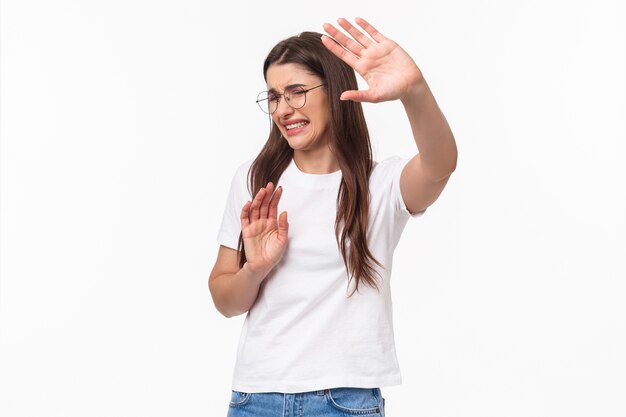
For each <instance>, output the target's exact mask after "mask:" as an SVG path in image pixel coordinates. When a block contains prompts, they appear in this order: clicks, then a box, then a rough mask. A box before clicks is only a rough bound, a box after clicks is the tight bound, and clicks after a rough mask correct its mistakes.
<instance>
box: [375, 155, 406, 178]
mask: <svg viewBox="0 0 626 417" xmlns="http://www.w3.org/2000/svg"><path fill="white" fill-rule="evenodd" d="M410 159H411V158H406V157H402V156H399V155H392V156H388V157H386V158H385V159H383V160H381V161H378V162H377V161H374V164H373V169H372V175H371V178H370V180H377V179H381V180H382V179H385V178H389V177H390V176H391V177H393V176H394V174H398V170H400V171H401V170H402V168H404V165H406V163H407V162H409V160H410ZM398 175H399V174H398Z"/></svg>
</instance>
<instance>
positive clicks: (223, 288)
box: [209, 18, 457, 417]
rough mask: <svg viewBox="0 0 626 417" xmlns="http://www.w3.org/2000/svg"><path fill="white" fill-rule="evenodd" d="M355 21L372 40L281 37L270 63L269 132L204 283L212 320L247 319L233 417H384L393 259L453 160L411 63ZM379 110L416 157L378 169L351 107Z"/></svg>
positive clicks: (392, 364) (354, 32)
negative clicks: (407, 128)
mask: <svg viewBox="0 0 626 417" xmlns="http://www.w3.org/2000/svg"><path fill="white" fill-rule="evenodd" d="M355 21H356V23H357V24H358V25H359V26H360V27H361V28H362V29H363V30H364V31H365V32H366V33H367V34H368V35H369V36H367V35H366V34H365V33H364V32H362V31H361V30H359V29H357V28H356V27H355V26H353V25H352V24H350V23H349V22H348V21H347V20H345V19H339V20H338V23H339V25H340V26H341V27H342V28H343V29H344V30H345V31H346V32H347V33H348V34H350V35H351V38H350V37H349V36H347V35H346V34H345V33H344V32H341V31H339V30H338V29H337V28H336V27H334V26H333V25H330V24H325V25H324V30H325V31H326V33H327V34H328V35H330V36H328V35H322V34H320V33H315V32H304V33H301V34H300V35H298V36H293V37H290V38H288V39H285V40H283V41H281V42H279V43H278V44H277V45H276V46H275V47H274V48H273V49H272V50H271V51H270V53H269V55H268V56H267V58H266V60H265V63H264V65H263V75H264V78H265V81H266V83H267V91H264V92H262V93H260V94H259V96H258V98H257V102H258V104H259V105H260V106H261V109H262V110H263V111H264V112H266V113H268V114H269V115H270V117H271V121H272V127H271V130H270V134H269V138H268V140H267V142H266V144H265V146H264V147H263V149H262V150H261V151H260V153H259V155H258V156H257V157H256V158H255V159H254V160H250V161H247V162H245V163H243V164H242V165H240V166H239V168H238V170H237V172H236V173H235V175H234V178H233V180H232V183H231V188H230V194H229V196H228V200H227V204H226V210H225V212H224V217H223V222H222V225H221V228H220V231H219V234H218V242H219V243H220V248H219V252H218V255H217V261H216V263H215V266H214V268H213V270H212V272H211V276H210V278H209V288H210V291H211V295H212V298H213V302H214V303H215V306H216V308H217V309H218V311H220V312H221V313H222V314H223V315H224V316H226V317H232V316H236V315H239V314H243V313H246V312H247V315H246V318H245V321H244V324H243V328H242V331H241V336H240V340H239V347H238V351H237V361H236V366H235V370H234V375H233V383H232V397H231V401H230V406H229V413H228V416H229V417H235V416H255V417H269V416H276V417H279V416H280V417H284V416H294V417H295V416H298V417H314V416H315V417H317V416H319V417H322V416H345V415H351V414H354V415H381V416H382V415H384V399H383V397H382V393H381V390H380V387H382V386H390V385H397V384H400V383H401V375H400V370H399V366H398V361H397V358H396V351H395V344H394V333H393V322H392V303H391V293H390V277H391V265H392V258H393V251H394V249H395V247H396V245H397V243H398V241H399V239H400V235H401V234H402V231H403V229H404V226H405V225H406V223H407V221H408V219H409V218H411V217H418V216H420V215H421V214H423V213H424V211H425V210H426V208H427V207H428V206H430V205H431V204H432V203H433V202H434V201H435V200H436V199H437V198H438V196H439V195H440V193H441V192H442V190H443V188H444V187H445V185H446V183H447V182H448V179H449V177H450V175H451V174H452V172H453V171H454V170H455V168H456V161H457V149H456V144H455V140H454V136H453V134H452V132H451V130H450V127H449V126H448V123H447V121H446V119H445V117H444V115H443V114H442V112H441V110H440V109H439V107H438V105H437V103H436V101H435V99H434V97H433V95H432V93H431V91H430V89H429V87H428V85H427V84H426V81H425V80H424V77H423V76H422V73H421V71H420V70H419V68H418V67H417V65H416V64H415V62H414V61H413V59H411V57H410V56H409V55H408V54H407V53H406V52H405V51H404V50H403V49H402V48H401V47H400V46H398V45H397V44H396V43H395V42H394V41H392V40H390V39H389V38H387V37H385V36H383V35H382V34H381V33H380V32H378V31H377V30H376V29H375V28H374V27H372V26H371V25H370V24H369V23H368V22H366V21H365V20H363V19H360V18H357V19H355ZM331 37H332V38H331ZM355 71H356V72H357V73H358V74H360V75H361V76H362V77H363V79H364V80H365V81H366V82H367V85H368V87H369V88H368V89H367V90H358V85H357V80H356V76H355ZM388 100H400V101H401V102H402V104H403V105H404V109H405V110H406V114H407V116H408V119H409V123H410V125H411V128H412V132H413V139H414V141H415V144H416V146H417V151H419V153H417V152H416V154H415V155H414V156H413V157H411V158H402V157H398V156H394V157H390V158H387V159H385V160H384V161H381V162H376V161H374V160H373V158H372V149H371V145H370V139H369V134H368V130H367V126H366V122H365V119H364V117H363V111H362V107H361V104H360V102H371V103H378V102H382V101H388ZM394 139H395V138H386V140H394ZM279 212H280V214H279Z"/></svg>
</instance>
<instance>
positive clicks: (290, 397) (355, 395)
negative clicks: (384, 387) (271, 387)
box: [227, 387, 385, 417]
mask: <svg viewBox="0 0 626 417" xmlns="http://www.w3.org/2000/svg"><path fill="white" fill-rule="evenodd" d="M337 416H341V417H349V416H372V417H373V416H376V417H384V416H385V399H384V398H383V396H382V393H381V391H380V388H348V387H341V388H330V389H325V390H319V391H309V392H300V393H295V394H286V393H280V392H262V393H247V392H240V391H232V392H231V399H230V404H229V408H228V415H227V417H337Z"/></svg>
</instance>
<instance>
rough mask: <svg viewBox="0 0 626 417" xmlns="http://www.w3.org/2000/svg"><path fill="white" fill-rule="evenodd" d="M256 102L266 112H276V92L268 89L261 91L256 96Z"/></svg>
mask: <svg viewBox="0 0 626 417" xmlns="http://www.w3.org/2000/svg"><path fill="white" fill-rule="evenodd" d="M256 103H257V104H258V105H259V107H260V108H261V110H263V112H265V113H270V114H271V113H274V112H275V111H276V107H277V106H276V104H277V103H278V101H277V100H276V97H275V96H274V94H270V93H268V92H267V91H261V92H260V93H259V95H258V96H257V97H256Z"/></svg>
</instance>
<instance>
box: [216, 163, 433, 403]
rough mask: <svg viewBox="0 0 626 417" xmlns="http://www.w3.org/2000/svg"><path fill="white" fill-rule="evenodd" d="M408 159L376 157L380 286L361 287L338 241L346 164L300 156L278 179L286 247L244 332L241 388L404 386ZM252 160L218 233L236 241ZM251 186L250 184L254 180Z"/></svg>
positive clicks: (373, 214) (374, 209) (372, 244)
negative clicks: (401, 296) (395, 277)
mask: <svg viewBox="0 0 626 417" xmlns="http://www.w3.org/2000/svg"><path fill="white" fill-rule="evenodd" d="M408 161H409V159H407V158H401V157H399V156H392V157H389V158H387V159H385V160H383V161H381V162H378V163H376V162H375V166H374V169H373V171H372V174H371V175H370V179H369V188H370V208H369V224H368V229H367V235H368V245H369V249H370V251H371V253H372V254H373V255H374V257H375V258H376V259H377V260H378V261H379V262H380V263H381V264H383V265H384V268H381V267H379V266H378V265H375V264H374V268H375V270H376V271H378V273H379V274H380V276H381V277H382V280H381V279H380V278H379V277H378V276H377V275H375V277H376V279H377V280H378V286H379V287H380V293H379V292H378V291H377V290H376V289H375V288H372V287H371V286H369V285H367V284H366V283H365V281H363V280H362V281H361V283H360V284H359V290H358V292H354V294H353V295H352V296H351V297H349V298H348V295H349V294H351V293H352V292H353V289H354V288H355V281H356V280H355V279H354V278H352V280H351V283H350V286H348V274H347V270H346V266H345V264H344V260H343V257H342V256H341V251H340V250H339V247H338V245H337V241H336V239H335V218H336V215H337V207H338V206H337V195H338V192H339V184H340V181H341V178H342V172H341V171H336V172H333V173H329V174H309V173H305V172H303V171H301V170H300V169H299V168H298V166H297V165H296V163H295V161H294V160H293V159H292V160H291V162H290V164H289V165H288V167H287V168H286V170H285V171H284V172H283V174H282V176H281V177H280V180H279V181H278V183H277V184H276V187H278V186H282V187H283V194H282V197H281V200H280V202H279V204H278V213H279V214H280V213H281V212H283V211H287V212H288V221H289V232H288V244H287V249H286V251H285V253H284V255H283V257H282V259H281V261H280V262H279V263H278V264H277V265H276V266H275V267H274V269H272V271H271V272H270V273H269V275H268V276H267V277H266V278H265V280H264V281H263V282H262V284H261V286H260V288H259V293H258V296H257V299H256V301H255V303H254V304H253V306H252V307H251V308H250V310H249V311H248V313H247V315H246V317H245V320H244V322H243V326H242V329H241V334H240V338H239V344H238V348H237V357H236V363H235V369H234V372H233V379H232V386H231V388H232V390H235V391H240V392H248V393H260V392H282V393H298V392H306V391H314V390H320V389H327V388H334V387H356V388H376V387H383V386H391V385H399V384H401V383H402V377H401V373H400V369H399V365H398V360H397V356H396V348H395V341H394V330H393V309H392V300H391V287H390V278H391V270H392V263H393V252H394V250H395V248H396V246H397V244H398V241H399V239H400V236H401V234H402V231H403V229H404V227H405V225H406V223H407V221H408V219H409V218H411V217H419V216H421V215H422V214H423V213H424V211H421V212H418V213H414V214H411V213H410V212H409V211H408V209H407V208H406V205H405V204H404V201H403V199H402V195H401V193H400V174H401V172H402V169H403V168H404V166H405V165H406V163H407V162H408ZM252 162H253V161H252V160H249V161H247V162H245V163H243V164H242V165H240V166H239V167H238V169H237V170H236V172H235V175H234V177H233V179H232V183H231V187H230V192H229V195H228V199H227V202H226V208H225V211H224V215H223V220H222V224H221V227H220V229H219V233H218V237H217V241H218V243H220V244H221V245H224V246H227V247H229V248H233V249H237V244H238V241H239V234H240V232H241V220H240V215H241V209H242V207H243V206H244V204H245V203H246V201H248V200H252V195H251V194H250V192H249V191H248V184H249V177H248V170H249V168H250V165H251V164H252ZM250 188H251V187H250Z"/></svg>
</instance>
